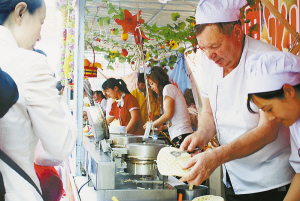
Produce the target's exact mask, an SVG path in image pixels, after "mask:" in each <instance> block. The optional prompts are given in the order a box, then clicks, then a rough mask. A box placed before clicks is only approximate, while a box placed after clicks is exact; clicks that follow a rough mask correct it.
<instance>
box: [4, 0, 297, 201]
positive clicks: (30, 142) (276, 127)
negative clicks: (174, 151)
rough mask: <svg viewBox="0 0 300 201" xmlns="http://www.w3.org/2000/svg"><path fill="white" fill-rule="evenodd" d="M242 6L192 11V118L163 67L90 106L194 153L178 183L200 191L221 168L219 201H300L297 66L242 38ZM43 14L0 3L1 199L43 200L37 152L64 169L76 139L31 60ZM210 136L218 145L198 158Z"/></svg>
mask: <svg viewBox="0 0 300 201" xmlns="http://www.w3.org/2000/svg"><path fill="white" fill-rule="evenodd" d="M246 3H247V2H246V0H201V1H200V2H199V4H198V6H197V10H196V15H195V19H196V26H195V35H196V38H197V41H198V46H199V48H200V49H201V50H202V51H203V58H202V65H201V67H200V68H201V72H202V74H201V78H199V79H200V81H201V102H202V110H201V112H200V111H199V118H196V116H197V115H198V111H197V109H196V108H197V107H196V104H195V102H194V101H193V98H192V91H191V90H190V89H187V90H186V91H185V92H184V93H182V92H181V91H180V89H179V88H177V87H176V86H175V85H173V84H172V83H171V82H170V78H169V76H168V74H167V73H166V71H165V70H164V69H162V68H161V67H152V68H151V70H150V72H149V73H148V74H147V75H144V74H143V73H140V74H139V76H138V80H137V86H138V87H137V88H136V89H135V90H133V91H132V92H131V93H130V92H129V90H128V88H127V85H126V83H125V82H124V81H123V80H122V79H115V78H109V79H107V80H106V81H105V82H104V83H103V84H102V89H103V91H101V90H97V91H94V92H93V99H94V102H95V104H98V105H99V106H100V107H101V108H102V110H103V112H104V114H106V115H105V116H106V120H107V123H108V124H110V123H111V122H113V121H114V120H115V119H117V120H119V122H120V125H121V126H125V127H126V132H127V133H131V134H134V135H143V134H144V132H145V129H146V125H147V122H151V123H152V125H153V127H155V128H157V129H158V130H160V131H168V134H169V136H170V140H171V141H172V145H173V146H175V147H178V148H180V149H181V150H187V151H188V152H192V151H194V150H195V148H199V149H198V151H196V152H194V153H193V154H192V158H191V159H190V160H189V161H188V162H187V163H186V164H185V165H184V166H183V168H184V169H188V168H191V171H190V173H188V174H187V175H185V176H183V177H182V178H181V179H180V181H182V182H188V183H189V184H193V185H199V184H201V183H202V182H203V181H204V180H206V179H208V178H209V176H210V175H211V174H212V172H213V171H214V170H215V169H216V168H217V167H219V166H222V171H223V182H224V184H225V196H226V201H254V200H255V201H282V200H284V201H296V200H298V201H299V200H300V190H299V185H300V174H299V173H300V133H298V132H299V131H300V129H299V128H300V123H299V121H300V120H299V116H300V58H299V57H297V56H295V55H292V54H290V53H284V52H280V51H279V50H278V49H277V48H275V47H274V46H272V45H270V44H267V43H264V42H261V41H258V40H255V39H253V38H251V37H249V36H247V35H245V33H244V30H243V28H242V26H241V22H240V8H242V7H243V6H244V5H245V4H246ZM45 14H46V7H45V2H44V1H43V0H23V1H18V0H2V1H0V55H5V56H4V57H1V59H0V67H1V69H0V118H1V119H0V137H1V140H0V156H1V160H0V171H1V172H0V199H1V200H4V199H5V200H11V201H17V200H22V201H23V200H30V201H32V200H47V199H48V200H49V198H46V197H45V195H46V194H47V193H46V191H45V189H44V188H43V186H42V180H41V179H40V178H38V176H37V171H36V169H35V168H36V165H40V164H34V162H36V163H38V162H37V161H39V160H36V157H38V156H35V152H36V147H37V144H38V142H39V143H40V146H41V147H42V149H43V150H44V151H45V152H46V153H47V154H48V155H49V156H48V157H49V158H53V160H63V159H65V158H67V157H68V156H69V155H70V153H71V152H72V150H73V148H74V146H75V143H76V139H77V130H76V128H77V126H76V123H75V121H74V119H73V117H72V116H71V113H70V111H69V110H68V109H66V108H65V107H64V106H63V104H62V103H61V98H60V95H63V89H64V88H63V86H62V85H61V83H57V82H56V80H55V78H54V77H53V72H52V70H51V68H50V67H49V66H48V64H47V62H46V57H45V56H44V55H42V54H40V53H38V52H36V51H33V50H34V46H35V43H36V42H37V41H39V40H40V30H41V24H43V22H44V19H45ZM12 66H13V68H12ZM145 79H147V83H148V84H149V87H148V88H147V87H146V86H147V85H146V84H145V83H146V82H145ZM85 116H86V115H85ZM215 135H217V139H218V142H219V144H220V146H219V147H217V148H215V149H212V150H210V151H207V152H201V150H202V149H203V148H204V147H205V145H206V144H207V143H208V142H209V141H210V140H211V139H212V138H214V136H215ZM8 161H13V162H8ZM15 164H17V167H19V168H20V169H21V170H20V169H18V168H15V167H16V166H15ZM17 169H18V170H17Z"/></svg>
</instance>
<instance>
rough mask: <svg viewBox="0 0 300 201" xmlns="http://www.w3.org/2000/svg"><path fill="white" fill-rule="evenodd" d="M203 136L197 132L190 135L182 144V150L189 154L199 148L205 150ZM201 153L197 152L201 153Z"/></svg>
mask: <svg viewBox="0 0 300 201" xmlns="http://www.w3.org/2000/svg"><path fill="white" fill-rule="evenodd" d="M203 136H204V135H203V134H201V133H200V132H198V131H196V132H194V133H192V134H190V135H188V136H187V137H186V138H185V139H184V141H183V142H182V143H181V146H180V150H182V151H185V150H187V151H188V152H192V151H194V149H195V148H196V147H197V146H198V147H199V148H200V149H203V148H204V146H205V142H204V139H203ZM199 152H200V151H197V153H199Z"/></svg>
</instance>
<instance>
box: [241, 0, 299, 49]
mask: <svg viewBox="0 0 300 201" xmlns="http://www.w3.org/2000/svg"><path fill="white" fill-rule="evenodd" d="M299 1H300V0H274V1H273V5H274V7H275V8H276V9H277V10H278V11H279V12H280V13H281V15H282V16H283V17H284V18H285V19H286V20H287V21H288V22H289V23H290V24H291V25H292V27H293V28H294V29H295V30H296V31H297V32H298V33H299V28H300V4H299ZM271 2H272V1H271ZM245 17H246V18H245V19H246V20H247V21H250V22H249V23H245V24H244V25H243V26H244V30H245V33H246V34H248V35H251V36H252V37H253V38H256V39H258V40H263V41H266V42H268V43H270V44H272V45H274V46H276V47H277V48H278V49H279V50H284V49H286V48H288V46H289V45H290V44H292V43H293V42H294V39H295V38H294V37H293V36H292V35H291V34H289V32H288V31H287V30H286V29H285V28H284V26H283V25H282V24H281V23H280V22H279V20H277V19H276V17H274V16H273V15H272V13H270V11H269V9H268V8H267V7H266V6H265V5H263V6H262V7H261V4H257V5H256V6H255V8H251V7H247V8H246V9H245ZM255 24H257V25H256V26H253V25H255Z"/></svg>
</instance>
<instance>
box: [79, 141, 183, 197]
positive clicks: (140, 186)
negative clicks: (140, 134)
mask: <svg viewBox="0 0 300 201" xmlns="http://www.w3.org/2000/svg"><path fill="white" fill-rule="evenodd" d="M104 141H105V142H107V143H111V144H112V140H104ZM107 143H106V145H107ZM104 144H105V143H104V142H103V141H102V142H100V147H102V146H103V145H104ZM106 145H104V146H106ZM107 146H110V145H107ZM111 146H112V148H111V149H110V151H107V150H108V149H107V148H104V149H102V148H99V144H97V143H96V144H95V143H94V142H93V140H90V139H89V138H88V137H84V140H83V147H84V149H85V162H84V164H83V166H84V169H85V171H86V173H87V177H88V178H87V179H91V183H92V184H93V186H94V189H95V190H96V191H97V201H102V200H111V199H112V197H113V196H115V197H116V198H117V199H118V200H119V201H121V200H132V201H134V200H139V201H142V200H165V201H168V200H170V201H171V200H172V201H173V200H177V190H176V189H175V188H174V187H173V186H171V185H169V184H167V183H166V181H167V177H166V176H162V175H159V173H158V171H157V167H156V157H154V156H153V155H152V154H153V153H154V152H155V151H156V152H157V153H158V151H157V150H159V149H160V148H162V147H164V146H165V145H163V144H159V143H157V144H155V142H154V141H151V143H148V142H147V143H146V142H144V143H134V144H132V145H131V144H130V143H129V144H128V145H127V146H126V147H117V148H114V147H113V146H114V145H113V144H112V145H111ZM139 147H141V149H142V151H144V152H143V156H144V157H143V158H140V157H137V158H135V159H136V160H137V161H138V162H137V161H135V162H134V163H133V162H132V156H131V155H132V154H130V153H131V152H132V150H134V151H133V153H136V149H139ZM103 150H106V152H104V151H103ZM153 150H154V152H153ZM147 152H149V154H150V155H149V157H147V155H148V153H147ZM133 155H134V154H133ZM154 155H155V153H154ZM156 155H157V154H156ZM153 157H154V158H153ZM148 159H149V160H148ZM149 164H150V165H149Z"/></svg>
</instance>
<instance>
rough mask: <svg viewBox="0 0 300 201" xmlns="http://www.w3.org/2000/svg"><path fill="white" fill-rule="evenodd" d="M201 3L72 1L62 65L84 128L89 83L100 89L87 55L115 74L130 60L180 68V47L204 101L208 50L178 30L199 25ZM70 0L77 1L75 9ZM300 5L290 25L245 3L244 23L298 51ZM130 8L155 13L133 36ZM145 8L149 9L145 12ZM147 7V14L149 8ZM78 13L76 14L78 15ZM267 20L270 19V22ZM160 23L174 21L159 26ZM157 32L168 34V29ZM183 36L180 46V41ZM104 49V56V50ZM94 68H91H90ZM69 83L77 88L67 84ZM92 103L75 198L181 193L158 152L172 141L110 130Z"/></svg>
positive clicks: (219, 187) (78, 158)
mask: <svg viewBox="0 0 300 201" xmlns="http://www.w3.org/2000/svg"><path fill="white" fill-rule="evenodd" d="M283 2H284V1H283ZM197 3H198V0H193V1H192V0H190V1H173V2H169V3H167V4H161V3H159V2H158V1H154V0H153V1H140V2H139V1H136V2H134V1H114V0H112V1H103V2H102V1H100V0H99V1H98V0H94V1H79V0H77V1H75V0H74V1H72V2H71V3H70V2H69V7H67V16H68V18H67V23H66V30H67V31H66V38H65V43H66V44H65V47H67V48H66V50H65V51H66V52H65V55H66V56H65V58H63V60H64V61H65V62H64V65H63V66H62V68H63V72H64V75H65V76H66V79H65V80H66V85H67V83H68V81H67V80H69V78H70V77H71V78H73V83H72V84H74V108H73V109H74V110H73V114H74V116H75V118H76V119H77V123H78V130H79V131H82V130H83V121H82V115H83V105H84V104H83V98H82V97H83V91H82V89H83V88H85V89H86V90H87V91H89V90H93V89H92V86H86V87H84V85H85V83H86V81H85V80H84V73H85V71H84V68H83V66H86V64H85V63H84V61H85V59H86V58H89V60H90V61H91V65H92V68H93V67H94V65H93V64H95V63H96V62H99V63H100V64H101V65H100V67H98V68H97V69H96V71H97V72H98V75H97V77H98V78H100V79H102V80H103V79H104V80H105V78H107V77H109V76H108V75H109V73H108V72H105V70H104V69H109V70H111V71H110V72H113V69H117V68H118V67H119V66H123V67H124V69H125V66H126V67H127V68H130V69H132V70H133V71H140V72H146V69H147V68H150V67H153V66H154V65H160V66H161V67H162V68H165V67H168V69H169V70H170V71H172V70H173V69H174V66H175V64H176V62H178V59H179V56H177V53H183V54H184V58H186V60H185V61H186V63H187V74H188V75H191V76H190V81H191V87H192V89H193V95H194V97H195V100H196V103H197V102H199V101H198V100H199V99H200V96H199V88H200V87H201V86H199V83H198V80H197V79H196V76H197V74H198V73H199V71H198V69H197V66H199V65H201V64H200V61H199V60H198V59H199V58H200V57H201V54H202V53H201V51H200V50H198V51H197V46H196V39H195V37H193V35H192V34H187V35H185V38H184V39H182V38H180V37H179V36H178V33H179V34H186V33H185V30H188V32H190V30H192V29H193V26H194V21H195V20H194V19H193V18H191V17H190V16H191V15H194V13H193V12H194V10H195V6H196V5H197ZM264 3H265V2H264ZM70 6H73V7H72V8H70ZM274 6H275V8H277V9H276V10H278V8H279V6H281V7H280V8H284V9H287V5H286V3H282V4H281V5H278V2H277V3H276V1H275V5H274ZM157 7H159V9H157ZM299 7H300V5H299V0H298V1H297V2H294V4H292V5H291V6H289V12H290V14H289V16H290V17H289V18H288V14H287V13H288V12H285V13H286V16H285V19H287V18H288V19H289V24H291V26H289V25H287V24H286V22H283V21H281V20H280V19H278V20H279V21H278V20H277V18H276V15H275V14H274V16H275V17H274V16H273V15H270V10H271V11H272V7H271V6H270V5H268V4H267V3H265V4H264V7H263V8H264V10H265V12H264V13H263V14H261V13H262V10H263V9H261V7H260V6H259V5H249V6H248V7H246V8H245V13H246V15H245V16H244V19H245V21H247V23H245V24H244V25H243V26H244V29H245V32H246V33H247V34H249V35H252V36H253V37H255V38H256V39H261V40H265V41H267V42H269V43H271V44H273V45H275V46H276V47H278V48H279V49H280V50H285V49H286V50H287V45H285V46H284V44H283V43H282V41H284V40H286V41H288V42H287V44H292V49H291V51H292V52H296V53H297V52H298V51H299V49H297V48H299V44H298V45H296V43H295V42H294V43H293V41H295V40H298V39H299V35H297V34H296V33H297V32H298V33H299V26H298V25H299V18H297V17H296V16H299V12H300V10H299ZM175 8H176V9H175ZM63 9H64V8H63ZM125 9H129V10H130V15H131V18H132V16H133V14H136V13H138V14H137V15H138V16H136V17H138V18H139V17H143V18H144V16H148V17H145V19H143V20H144V21H143V22H140V24H139V26H140V25H141V24H143V23H144V22H145V21H146V22H147V24H145V25H144V26H143V27H142V28H141V27H138V28H139V31H138V32H135V33H133V34H132V35H130V36H129V37H128V34H127V36H126V35H125V34H124V35H123V34H122V33H121V31H122V30H123V31H124V29H125V27H126V26H130V24H122V21H124V20H125V19H123V17H124V16H123V15H124V10H125ZM297 9H298V10H297ZM139 10H142V11H143V14H141V12H139ZM248 10H251V11H248ZM125 12H126V11H125ZM144 12H146V13H147V14H145V15H144ZM273 12H275V11H273ZM122 13H123V15H122ZM70 14H72V15H73V14H74V16H75V17H74V19H73V20H72V19H71V18H72V17H70ZM150 14H151V16H150ZM166 18H170V19H171V22H172V23H174V27H172V26H171V25H170V22H167V20H166ZM181 18H182V19H181ZM113 19H114V20H113ZM178 19H180V20H178ZM177 20H178V21H177ZM297 20H298V21H297ZM184 21H186V22H184ZM263 21H264V22H265V24H263V25H262V22H263ZM273 21H275V22H276V23H277V24H276V23H274V22H273ZM183 22H184V23H183ZM280 22H281V23H282V24H283V26H284V27H285V29H284V28H282V27H281V28H282V30H283V31H282V36H277V38H280V37H281V38H282V41H279V40H275V39H274V38H275V36H273V35H272V33H274V32H277V29H278V30H279V29H280V26H282V25H281V24H280ZM159 23H165V25H166V24H168V25H167V26H163V25H162V24H160V25H158V24H159ZM150 25H151V26H150ZM120 26H122V27H120ZM170 26H171V27H170ZM69 29H74V30H73V31H74V37H72V36H71V35H70V33H69ZM143 30H144V31H143ZM146 30H147V31H146ZM165 30H166V31H165ZM173 30H176V33H174V35H172V34H173V32H172V31H173ZM285 30H288V31H291V35H290V34H288V33H287V34H285ZM295 30H296V31H295ZM265 32H267V35H266V33H265ZM295 32H296V33H295ZM149 33H150V34H149ZM156 33H161V35H159V34H156ZM145 34H146V35H145ZM148 34H149V35H152V37H153V39H156V40H153V42H152V38H150V36H148ZM167 35H172V36H173V37H175V38H176V39H177V40H175V38H173V39H172V38H170V37H167ZM75 36H76V37H75ZM79 36H86V37H79ZM148 37H149V38H148ZM160 38H161V39H160ZM272 39H273V40H272ZM127 40H128V41H127ZM145 40H146V41H148V42H149V43H148V44H147V45H146V44H144V43H141V41H145ZM125 41H127V42H125ZM179 42H180V45H179V46H178V43H179ZM71 44H73V48H74V50H73V51H72V50H71V49H70V47H71V46H70V45H71ZM187 44H188V45H187ZM187 46H188V47H187ZM100 52H102V54H104V56H103V55H102V56H100ZM175 55H176V56H175ZM72 62H74V63H73V67H71V68H70V66H71V65H70V63H72ZM121 62H122V63H121ZM86 70H88V69H87V68H86ZM124 71H125V70H124ZM87 85H88V84H87ZM67 90H70V89H69V88H67ZM90 99H91V94H90ZM66 101H67V102H68V101H69V97H68V96H66ZM90 105H91V107H89V108H88V109H87V110H88V111H87V113H88V118H89V122H90V126H91V130H92V131H91V132H92V134H93V136H90V135H87V136H84V134H83V133H81V132H79V135H78V140H77V145H76V153H74V155H73V161H71V162H70V163H71V164H70V166H71V168H70V169H73V170H75V172H72V174H71V175H72V176H70V177H69V187H70V188H69V191H68V192H69V200H80V198H79V197H81V200H83V201H85V200H88V199H89V200H114V199H119V200H177V189H176V188H175V187H174V186H175V185H180V184H182V183H180V182H179V180H178V179H176V178H175V177H166V176H162V175H160V174H159V172H158V171H157V167H156V156H157V153H158V151H159V150H160V149H161V148H162V147H164V146H167V145H166V144H165V143H163V142H161V141H160V140H157V139H154V138H153V136H154V134H153V135H150V138H149V137H148V136H146V137H136V136H131V135H129V134H127V133H122V132H120V133H114V132H110V131H109V129H108V127H107V125H105V118H104V115H103V114H102V113H101V108H99V107H97V106H95V105H93V103H92V101H91V104H90ZM197 105H198V104H197ZM198 110H200V108H198ZM74 174H75V175H76V176H73V175H74ZM221 178H222V172H221V168H217V169H216V170H215V172H214V173H213V174H212V175H211V177H210V179H209V181H208V182H207V186H208V187H209V189H208V193H209V194H211V195H218V196H222V197H224V185H223V183H222V181H221Z"/></svg>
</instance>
